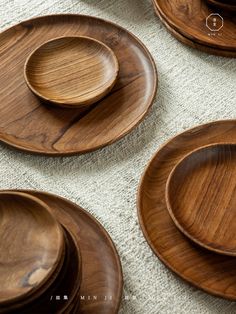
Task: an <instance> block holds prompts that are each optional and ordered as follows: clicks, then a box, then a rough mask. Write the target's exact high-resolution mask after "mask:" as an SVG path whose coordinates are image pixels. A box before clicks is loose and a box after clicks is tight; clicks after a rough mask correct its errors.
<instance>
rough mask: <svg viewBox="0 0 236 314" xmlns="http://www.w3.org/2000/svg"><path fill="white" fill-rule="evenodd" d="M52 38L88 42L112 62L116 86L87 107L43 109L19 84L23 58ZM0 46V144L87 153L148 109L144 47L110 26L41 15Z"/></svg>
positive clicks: (150, 83)
mask: <svg viewBox="0 0 236 314" xmlns="http://www.w3.org/2000/svg"><path fill="white" fill-rule="evenodd" d="M42 34H43V35H42ZM58 36H72V37H74V36H85V37H91V38H94V39H96V40H99V41H101V42H103V43H105V44H106V45H107V46H108V47H109V48H111V49H112V50H113V51H114V53H115V55H116V57H117V59H118V62H119V75H118V80H117V83H116V84H115V86H114V88H113V89H112V91H111V92H110V93H109V95H107V96H106V97H105V98H103V99H102V100H100V101H99V102H97V103H95V104H94V105H91V106H90V107H89V108H83V109H81V108H77V109H74V110H71V109H70V108H59V107H55V106H46V105H43V104H42V102H41V101H40V99H39V98H38V97H35V96H34V95H33V94H32V92H31V91H30V90H29V88H28V87H27V85H26V84H24V64H25V61H26V59H27V58H28V56H29V54H30V53H31V52H32V50H34V49H36V48H37V47H38V46H39V45H42V44H43V43H44V42H45V41H48V40H51V39H53V38H56V37H58ZM0 42H1V58H0V67H1V78H2V79H1V89H0V99H1V101H0V112H1V115H0V141H1V142H4V143H6V144H9V145H11V146H13V147H15V148H18V149H21V150H24V151H27V152H32V153H38V154H47V155H53V156H55V155H71V154H82V153H86V152H90V151H93V150H96V149H98V148H101V147H104V146H106V145H108V144H111V143H113V142H115V141H117V140H119V139H120V138H122V137H123V136H125V135H126V134H127V133H129V132H130V131H131V130H132V129H134V127H135V126H136V125H137V124H138V123H140V122H141V121H142V120H143V118H144V117H145V115H146V114H147V113H148V111H149V109H150V107H151V106H152V103H153V101H154V97H155V95H156V89H157V74H156V67H155V63H154V61H153V59H152V57H151V55H150V53H149V52H148V50H147V49H146V47H145V46H144V45H143V44H142V43H141V42H140V41H139V40H138V39H137V38H136V37H135V36H134V35H132V34H131V33H129V32H128V31H127V30H125V29H124V28H122V27H120V26H118V25H116V24H113V23H111V22H108V21H104V20H101V19H98V18H95V17H90V16H83V15H73V14H71V15H70V14H62V15H52V16H42V17H37V18H34V19H31V20H29V21H25V22H22V23H20V24H18V25H16V26H13V27H11V28H10V29H8V30H6V31H4V32H2V33H0Z"/></svg>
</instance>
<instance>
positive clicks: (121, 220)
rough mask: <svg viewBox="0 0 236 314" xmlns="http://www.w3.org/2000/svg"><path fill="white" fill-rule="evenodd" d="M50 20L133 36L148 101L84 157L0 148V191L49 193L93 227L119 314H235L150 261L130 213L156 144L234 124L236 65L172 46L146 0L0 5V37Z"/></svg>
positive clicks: (21, 0) (11, 0)
mask: <svg viewBox="0 0 236 314" xmlns="http://www.w3.org/2000/svg"><path fill="white" fill-rule="evenodd" d="M52 13H81V14H88V15H93V16H97V17H102V18H105V19H108V20H111V21H113V22H116V23H118V24H120V25H121V26H123V27H125V28H126V29H128V30H129V31H131V32H133V33H134V34H135V35H136V36H137V37H139V38H140V39H141V40H142V41H143V43H144V44H145V45H146V46H147V48H148V49H149V50H150V52H151V54H152V55H153V57H154V60H155V62H156V64H157V69H158V74H159V87H158V94H157V98H156V101H155V103H154V105H153V108H152V110H151V111H150V113H149V115H148V116H147V117H146V118H145V120H144V121H143V122H142V123H141V124H140V125H139V126H138V127H137V128H136V129H135V130H133V131H132V132H131V133H130V134H129V135H127V136H126V137H125V138H123V139H122V140H120V141H119V142H117V143H115V144H113V145H111V146H108V147H105V148H103V149H100V150H98V151H95V152H93V153H89V154H86V155H82V156H74V157H60V158H47V157H44V156H32V155H29V154H27V153H22V152H19V151H15V150H13V149H9V148H7V147H5V146H4V145H0V177H1V181H0V184H1V186H0V188H2V189H6V188H25V189H37V190H43V191H48V192H52V193H56V194H58V195H61V196H64V197H66V198H68V199H70V200H72V201H74V202H76V203H78V204H80V205H81V206H82V207H83V208H85V209H86V210H87V211H89V212H90V213H91V214H93V215H94V216H95V217H96V218H97V219H98V220H99V221H100V222H101V224H102V225H103V226H104V227H105V228H106V230H107V231H108V232H109V234H110V235H111V237H112V239H113V241H114V243H115V245H116V247H117V250H118V252H119V255H120V258H121V262H122V266H123V272H124V291H123V299H122V304H121V309H120V313H124V314H130V313H135V314H146V313H147V314H159V313H160V314H174V313H176V314H185V313H186V314H189V313H191V314H194V313H196V314H199V313H202V314H209V313H214V314H216V313H221V314H223V313H227V314H229V313H236V304H235V303H233V302H230V301H226V300H223V299H220V298H216V297H213V296H211V295H208V294H206V293H204V292H202V291H200V290H198V289H196V288H193V287H191V286H190V285H188V284H187V283H185V282H184V281H183V280H181V279H180V278H178V277H177V276H175V275H174V274H172V273H171V272H170V271H169V270H168V269H167V268H166V267H165V266H164V265H163V264H162V263H161V262H160V261H159V260H158V258H157V257H156V256H155V255H154V254H153V253H152V251H151V249H150V247H149V246H148V244H147V242H146V241H145V239H144V237H143V235H142V232H141V230H140V227H139V223H138V218H137V209H136V194H137V188H138V184H139V181H140V178H141V175H142V174H143V171H144V169H145V167H146V165H147V163H148V161H149V160H150V158H151V157H152V155H153V154H154V153H155V151H156V150H157V149H158V148H159V147H160V145H162V144H163V143H164V142H165V141H166V140H168V139H169V138H170V137H172V136H174V135H175V134H177V133H178V132H181V131H183V130H186V129H188V128H191V127H194V126H196V125H199V124H202V123H206V122H210V121H213V120H218V119H227V118H236V107H235V105H236V88H235V82H236V61H235V60H233V59H227V58H222V57H215V56H211V55H208V54H205V53H202V52H199V51H196V50H194V49H191V48H188V47H186V46H184V45H182V44H181V43H179V42H178V41H177V40H176V39H174V38H173V37H172V36H171V35H170V34H169V33H168V32H167V31H166V29H165V27H164V26H163V25H162V23H161V22H160V21H159V19H158V18H157V17H156V16H155V15H154V10H153V7H152V4H151V1H150V0H119V1H117V0H8V1H6V0H0V21H1V23H0V26H1V30H4V29H6V28H8V27H9V26H12V25H14V24H16V23H18V22H20V21H22V20H25V19H29V18H31V17H34V16H38V15H47V14H52ZM0 45H1V43H0ZM0 73H1V72H0ZM0 75H1V74H0ZM0 88H1V87H0ZM43 314H47V313H43ZM94 314H96V313H94Z"/></svg>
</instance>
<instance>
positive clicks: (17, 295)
mask: <svg viewBox="0 0 236 314" xmlns="http://www.w3.org/2000/svg"><path fill="white" fill-rule="evenodd" d="M0 217H1V219H0V252H1V262H0V287H1V289H0V307H1V306H2V307H6V306H8V305H12V304H15V303H19V302H25V300H30V299H32V298H31V297H32V295H36V296H37V291H39V290H40V289H41V287H42V286H45V289H46V286H47V285H46V283H47V282H50V277H51V276H52V275H53V273H54V272H55V271H56V270H58V265H59V264H60V262H61V257H62V254H63V251H64V237H63V231H62V229H61V227H60V225H59V224H58V223H57V221H56V220H55V219H54V218H53V216H52V215H51V213H50V209H49V208H48V206H47V205H46V204H44V203H43V202H42V201H40V200H39V199H37V198H35V197H33V196H31V195H28V194H24V193H18V192H1V193H0ZM50 283H51V282H50Z"/></svg>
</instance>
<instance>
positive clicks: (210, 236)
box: [166, 144, 236, 256]
mask: <svg viewBox="0 0 236 314" xmlns="http://www.w3.org/2000/svg"><path fill="white" fill-rule="evenodd" d="M235 191H236V145H231V144H216V145H215V144H214V145H210V146H207V147H203V148H199V149H197V150H195V151H193V152H191V153H190V154H189V155H187V156H185V157H184V158H183V159H182V160H181V161H180V162H179V163H178V164H177V166H176V167H174V169H173V170H172V172H171V174H170V176H169V178H168V181H167V186H166V202H167V208H168V210H169V213H170V215H171V217H172V219H173V221H174V223H175V224H176V226H177V227H178V228H179V229H180V231H182V232H183V233H184V234H185V235H186V236H188V237H189V238H190V239H191V240H192V241H195V242H196V243H197V244H199V245H201V246H203V247H204V248H206V249H209V250H212V251H214V252H216V253H221V254H226V255H232V256H236V194H235Z"/></svg>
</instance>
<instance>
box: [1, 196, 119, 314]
mask: <svg viewBox="0 0 236 314" xmlns="http://www.w3.org/2000/svg"><path fill="white" fill-rule="evenodd" d="M0 216H1V228H0V251H1V263H0V285H1V289H0V312H1V313H15V314H16V313H24V314H27V313H29V314H32V313H34V314H42V313H70V314H71V313H78V312H81V313H100V314H102V313H114V314H115V313H117V312H118V309H119V304H120V299H121V293H122V271H121V266H120V261H119V257H118V255H117V252H116V250H115V247H114V245H113V243H112V241H111V239H110V238H109V236H108V235H107V233H106V232H105V230H104V229H103V228H102V227H101V226H100V224H99V223H98V222H97V221H96V220H95V219H94V218H93V217H91V216H90V215H89V214H88V213H86V212H85V211H84V210H83V209H82V208H80V207H78V206H77V205H75V204H73V203H71V202H69V201H67V200H65V199H62V198H59V197H57V196H54V195H51V194H46V193H42V192H35V191H34V192H33V191H32V192H31V191H1V192H0ZM101 256H102V258H101ZM91 296H92V298H91ZM108 298H109V302H108V301H107V300H108Z"/></svg>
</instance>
